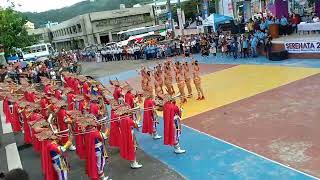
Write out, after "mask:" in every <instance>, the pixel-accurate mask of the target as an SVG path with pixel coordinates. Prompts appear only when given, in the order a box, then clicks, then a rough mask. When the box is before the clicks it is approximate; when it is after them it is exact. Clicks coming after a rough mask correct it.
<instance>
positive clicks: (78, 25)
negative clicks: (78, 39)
mask: <svg viewBox="0 0 320 180" xmlns="http://www.w3.org/2000/svg"><path fill="white" fill-rule="evenodd" d="M77 27H78V32H82V29H81V25H80V24H77Z"/></svg>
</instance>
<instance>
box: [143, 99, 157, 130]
mask: <svg viewBox="0 0 320 180" xmlns="http://www.w3.org/2000/svg"><path fill="white" fill-rule="evenodd" d="M155 105H156V104H155V102H154V100H153V99H146V100H145V101H144V106H143V107H144V109H150V108H153V107H154V106H155ZM153 125H154V124H153V113H152V110H148V111H144V112H143V125H142V133H148V134H153Z"/></svg>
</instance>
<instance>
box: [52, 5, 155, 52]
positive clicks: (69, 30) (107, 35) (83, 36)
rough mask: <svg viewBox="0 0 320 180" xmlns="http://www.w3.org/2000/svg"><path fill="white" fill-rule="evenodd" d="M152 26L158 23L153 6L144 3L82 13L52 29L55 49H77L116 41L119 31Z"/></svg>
mask: <svg viewBox="0 0 320 180" xmlns="http://www.w3.org/2000/svg"><path fill="white" fill-rule="evenodd" d="M152 25H155V21H154V11H153V8H152V6H142V7H136V8H124V9H118V10H112V11H102V12H93V13H88V14H83V15H79V16H76V17H74V18H72V19H69V20H67V21H63V22H61V23H60V24H58V25H55V26H53V27H50V28H49V30H50V32H51V33H52V44H53V46H54V47H55V48H56V49H62V48H64V49H76V48H83V47H85V46H87V45H90V44H103V43H108V42H111V41H117V40H118V36H117V33H118V32H120V31H125V30H128V29H132V28H138V27H143V26H152Z"/></svg>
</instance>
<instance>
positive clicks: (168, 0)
mask: <svg viewBox="0 0 320 180" xmlns="http://www.w3.org/2000/svg"><path fill="white" fill-rule="evenodd" d="M167 17H168V23H169V28H168V30H169V31H170V30H171V39H173V38H174V26H173V20H172V10H171V2H170V0H167Z"/></svg>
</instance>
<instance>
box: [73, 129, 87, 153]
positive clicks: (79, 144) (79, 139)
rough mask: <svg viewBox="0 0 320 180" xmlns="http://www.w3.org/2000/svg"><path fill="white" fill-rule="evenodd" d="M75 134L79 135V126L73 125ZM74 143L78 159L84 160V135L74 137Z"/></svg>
mask: <svg viewBox="0 0 320 180" xmlns="http://www.w3.org/2000/svg"><path fill="white" fill-rule="evenodd" d="M75 132H76V133H80V132H81V131H80V130H79V125H78V124H77V123H75ZM75 141H76V153H77V154H78V156H79V158H80V159H85V158H86V150H85V148H86V147H85V143H84V135H82V134H81V135H76V136H75Z"/></svg>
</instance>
